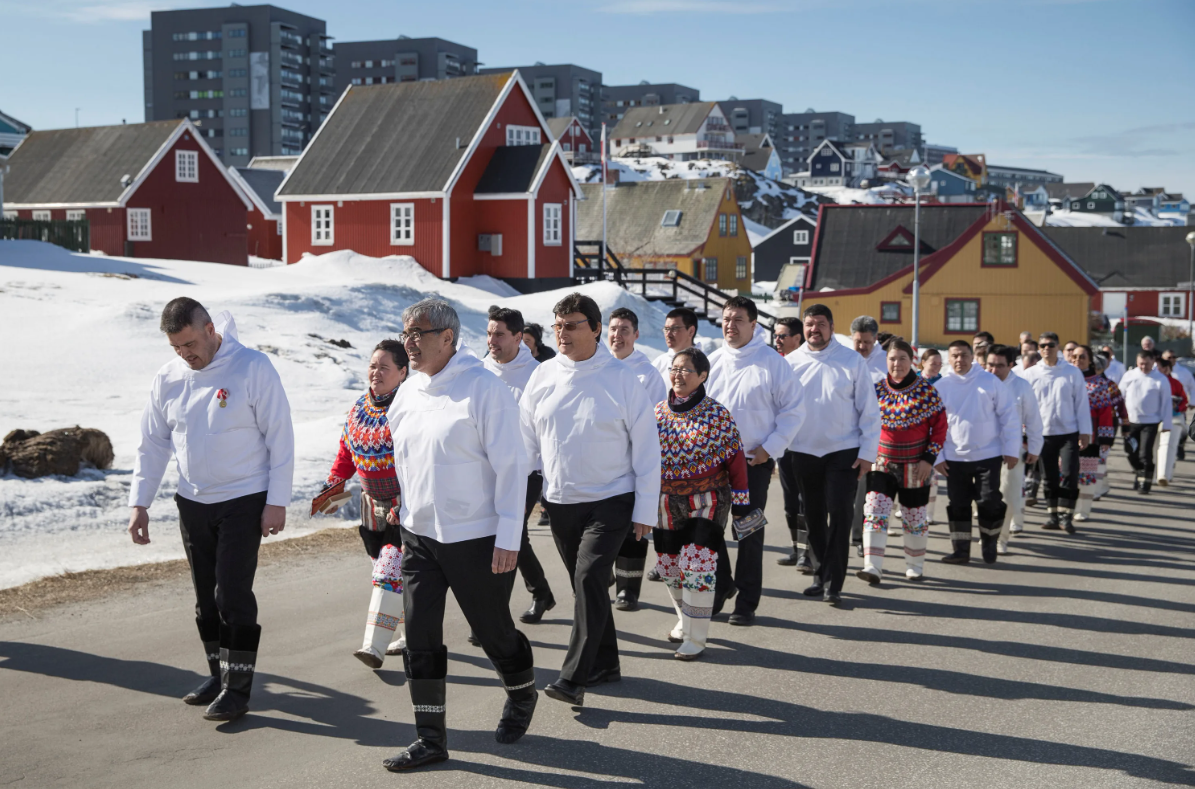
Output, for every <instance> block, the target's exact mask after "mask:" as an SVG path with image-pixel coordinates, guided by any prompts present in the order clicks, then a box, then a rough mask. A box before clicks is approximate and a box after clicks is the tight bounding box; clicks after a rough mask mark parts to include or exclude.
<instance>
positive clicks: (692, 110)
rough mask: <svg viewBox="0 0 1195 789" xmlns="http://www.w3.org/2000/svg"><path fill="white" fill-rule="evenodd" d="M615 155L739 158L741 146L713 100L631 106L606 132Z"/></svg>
mask: <svg viewBox="0 0 1195 789" xmlns="http://www.w3.org/2000/svg"><path fill="white" fill-rule="evenodd" d="M608 136H609V139H610V150H611V151H612V152H613V153H614V155H615V156H636V155H640V156H663V157H664V158H666V159H673V160H676V161H679V162H687V161H690V160H693V159H727V160H730V161H738V160H739V159H740V158H741V157H742V154H743V146H742V145H741V144H739V143H738V142H736V141H735V138H734V129H732V128H731V126H730V122H729V121H727V119H726V115H725V113H723V112H722V108H721V107H720V106H718V103H717V102H716V101H694V102H692V103H689V104H662V105H658V106H648V107H631V108H630V109H628V110H627V111H626V113H625V114H623V116H622V119H621V120H619V121H618V125H617V126H615V127H614V129H613V130H611V131H610V132H609V135H608Z"/></svg>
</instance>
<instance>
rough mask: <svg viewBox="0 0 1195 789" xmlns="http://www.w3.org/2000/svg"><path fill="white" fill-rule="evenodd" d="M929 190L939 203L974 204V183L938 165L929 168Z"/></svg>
mask: <svg viewBox="0 0 1195 789" xmlns="http://www.w3.org/2000/svg"><path fill="white" fill-rule="evenodd" d="M929 188H930V193H931V194H932V195H933V197H934V198H935V199H936V200H937V201H938V202H939V203H974V202H975V188H976V187H975V181H973V180H971V179H970V178H968V177H967V176H965V175H959V174H958V173H956V172H955V171H954V170H950V169H947V168H946V167H944V166H942V165H940V164H935V165H934V166H933V167H931V168H929Z"/></svg>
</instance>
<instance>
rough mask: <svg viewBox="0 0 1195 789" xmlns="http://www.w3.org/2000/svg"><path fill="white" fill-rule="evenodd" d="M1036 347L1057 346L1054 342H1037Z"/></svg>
mask: <svg viewBox="0 0 1195 789" xmlns="http://www.w3.org/2000/svg"><path fill="white" fill-rule="evenodd" d="M1037 347H1038V348H1057V347H1058V343H1056V342H1039V343H1038V344H1037Z"/></svg>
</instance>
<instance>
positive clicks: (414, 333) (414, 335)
mask: <svg viewBox="0 0 1195 789" xmlns="http://www.w3.org/2000/svg"><path fill="white" fill-rule="evenodd" d="M447 330H448V327H447V326H445V327H444V328H443V329H411V330H410V331H405V332H403V333H402V334H400V335H398V341H399V342H401V343H404V344H405V343H406V341H407V340H410V341H411V342H419V341H420V340H421V339H423V336H424V335H425V334H439V333H440V332H442V331H447Z"/></svg>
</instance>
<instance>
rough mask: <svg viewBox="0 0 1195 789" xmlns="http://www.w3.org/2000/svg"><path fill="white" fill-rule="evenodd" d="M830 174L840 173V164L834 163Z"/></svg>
mask: <svg viewBox="0 0 1195 789" xmlns="http://www.w3.org/2000/svg"><path fill="white" fill-rule="evenodd" d="M830 172H832V173H836V172H838V162H833V163H832V164H831V165H830Z"/></svg>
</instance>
